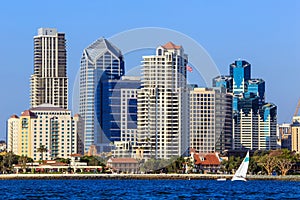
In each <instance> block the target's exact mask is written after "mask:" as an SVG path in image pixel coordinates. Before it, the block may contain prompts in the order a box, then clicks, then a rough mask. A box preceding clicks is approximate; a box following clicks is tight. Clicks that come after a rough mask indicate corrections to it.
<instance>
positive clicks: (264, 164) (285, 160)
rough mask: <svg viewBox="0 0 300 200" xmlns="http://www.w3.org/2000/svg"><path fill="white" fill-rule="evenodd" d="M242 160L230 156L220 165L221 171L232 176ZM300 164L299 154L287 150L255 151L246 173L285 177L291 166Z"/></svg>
mask: <svg viewBox="0 0 300 200" xmlns="http://www.w3.org/2000/svg"><path fill="white" fill-rule="evenodd" d="M242 160H243V158H240V157H233V156H230V157H229V158H228V160H223V161H222V163H221V169H220V170H221V171H222V172H225V173H229V174H233V173H234V172H235V171H236V170H237V168H238V167H239V165H240V164H241V162H242ZM297 163H300V157H299V154H297V153H295V152H293V151H289V150H288V149H278V150H270V151H259V150H257V151H255V152H254V154H253V155H252V156H251V157H250V162H249V168H248V172H249V173H250V174H267V175H272V174H281V175H282V176H285V175H287V174H288V173H289V172H290V171H291V169H292V167H293V166H295V165H296V164H297Z"/></svg>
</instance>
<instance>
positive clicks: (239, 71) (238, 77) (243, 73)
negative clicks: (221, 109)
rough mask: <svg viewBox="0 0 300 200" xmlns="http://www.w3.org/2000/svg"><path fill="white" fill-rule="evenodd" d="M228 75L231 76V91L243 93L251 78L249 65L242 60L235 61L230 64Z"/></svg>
mask: <svg viewBox="0 0 300 200" xmlns="http://www.w3.org/2000/svg"><path fill="white" fill-rule="evenodd" d="M230 76H231V77H232V78H233V93H234V94H240V93H244V92H245V91H247V84H246V83H247V81H248V80H250V78H251V65H250V64H249V63H248V62H246V61H244V60H237V61H235V62H234V63H232V64H231V65H230Z"/></svg>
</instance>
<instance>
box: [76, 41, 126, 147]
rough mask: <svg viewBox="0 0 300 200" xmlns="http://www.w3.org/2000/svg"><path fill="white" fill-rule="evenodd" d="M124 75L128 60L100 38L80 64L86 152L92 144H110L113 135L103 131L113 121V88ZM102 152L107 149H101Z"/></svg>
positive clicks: (84, 54)
mask: <svg viewBox="0 0 300 200" xmlns="http://www.w3.org/2000/svg"><path fill="white" fill-rule="evenodd" d="M123 75H124V60H123V55H122V53H121V51H120V50H119V49H118V48H117V47H115V46H114V45H112V44H111V43H109V42H108V41H107V40H106V39H104V38H100V39H98V40H96V41H95V42H94V43H93V44H91V45H90V46H89V47H87V48H86V49H84V51H83V55H82V58H81V64H80V105H79V113H80V115H81V116H82V119H83V121H84V128H83V130H84V131H83V133H82V134H83V139H84V151H85V152H87V151H88V149H89V147H90V146H91V145H96V146H101V144H108V143H110V141H109V138H107V137H106V135H108V136H110V134H109V133H107V132H105V130H106V129H105V130H103V127H106V126H104V125H105V122H106V121H105V120H104V121H103V120H102V119H103V118H105V119H107V118H109V117H108V116H109V106H108V105H109V102H108V101H109V96H110V94H109V92H110V90H109V88H112V87H113V86H112V85H111V82H109V81H111V80H119V79H120V78H121V76H123ZM99 150H100V151H102V150H103V149H101V148H100V149H99Z"/></svg>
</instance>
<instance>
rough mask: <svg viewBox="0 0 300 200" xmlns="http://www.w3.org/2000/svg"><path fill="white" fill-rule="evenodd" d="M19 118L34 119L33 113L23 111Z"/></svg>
mask: <svg viewBox="0 0 300 200" xmlns="http://www.w3.org/2000/svg"><path fill="white" fill-rule="evenodd" d="M21 116H22V117H36V116H35V114H34V113H32V112H30V110H25V111H24V112H23V113H22V115H21Z"/></svg>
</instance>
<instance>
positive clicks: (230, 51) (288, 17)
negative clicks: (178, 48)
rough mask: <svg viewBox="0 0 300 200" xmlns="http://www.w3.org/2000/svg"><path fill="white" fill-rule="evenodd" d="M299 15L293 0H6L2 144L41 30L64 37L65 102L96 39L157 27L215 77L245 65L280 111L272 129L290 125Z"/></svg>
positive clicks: (0, 44)
mask: <svg viewBox="0 0 300 200" xmlns="http://www.w3.org/2000/svg"><path fill="white" fill-rule="evenodd" d="M129 2H130V3H129ZM299 10H300V1H297V0H294V1H292V0H287V1H279V0H266V1H259V0H257V1H238V0H236V1H214V0H213V1H196V0H195V1H179V0H172V1H159V0H157V1H97V0H89V1H72V3H70V1H60V0H52V1H42V2H37V1H30V0H28V1H4V2H2V4H1V12H0V19H1V20H0V26H1V31H0V58H1V75H2V76H1V79H0V84H1V86H0V92H1V104H0V110H1V114H0V139H5V135H6V120H7V119H8V118H9V117H10V116H11V115H12V114H17V115H20V113H21V112H22V111H24V110H26V109H28V108H29V102H30V101H29V92H30V83H29V80H30V75H31V74H32V73H33V36H35V35H37V29H38V28H40V27H55V28H57V29H58V31H59V32H65V33H66V39H67V51H68V54H67V55H68V65H67V70H68V76H69V93H70V99H69V100H71V95H72V88H73V84H74V81H75V77H76V74H77V72H78V69H79V64H80V58H81V54H82V51H83V49H84V48H85V47H87V46H88V45H89V44H91V43H92V42H93V41H95V40H96V39H98V38H99V37H102V36H104V37H106V38H110V37H111V36H113V35H116V34H118V33H120V32H123V31H126V30H131V29H135V28H143V27H160V28H167V29H171V30H174V31H178V32H180V33H182V34H185V35H186V36H188V37H190V38H192V39H193V40H194V41H195V42H197V43H199V44H200V45H201V46H202V47H203V48H204V49H205V50H206V51H207V53H208V54H209V55H210V56H211V58H212V60H213V61H214V63H215V64H216V66H217V68H218V70H219V71H220V73H221V74H224V75H227V74H229V64H230V63H232V62H233V61H234V60H236V59H238V58H241V59H245V60H247V61H248V62H250V63H251V64H252V77H253V78H263V79H264V80H265V81H266V100H267V101H268V102H273V103H275V104H276V105H277V106H278V122H279V123H283V122H290V121H291V117H292V115H293V114H294V111H295V109H296V105H297V101H298V99H299V97H300V84H299V80H300V78H299V75H300V56H299V55H300V20H299V19H300V12H299ZM145 39H147V38H145ZM165 42H168V41H165ZM157 45H160V44H157ZM121 50H122V49H121ZM145 52H147V53H149V51H145ZM187 53H188V52H187ZM140 56H142V53H141V52H140V53H133V54H129V55H128V56H127V57H126V55H125V59H126V66H125V67H126V69H127V70H129V69H130V68H131V67H133V66H137V65H139V64H140V60H141V57H140ZM129 59H130V60H129ZM192 73H194V74H193V75H190V74H189V76H191V77H192V76H193V79H192V81H193V82H195V81H197V76H196V75H197V73H195V72H192ZM200 79H201V78H199V80H200ZM198 84H199V83H198ZM200 85H201V81H200Z"/></svg>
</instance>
